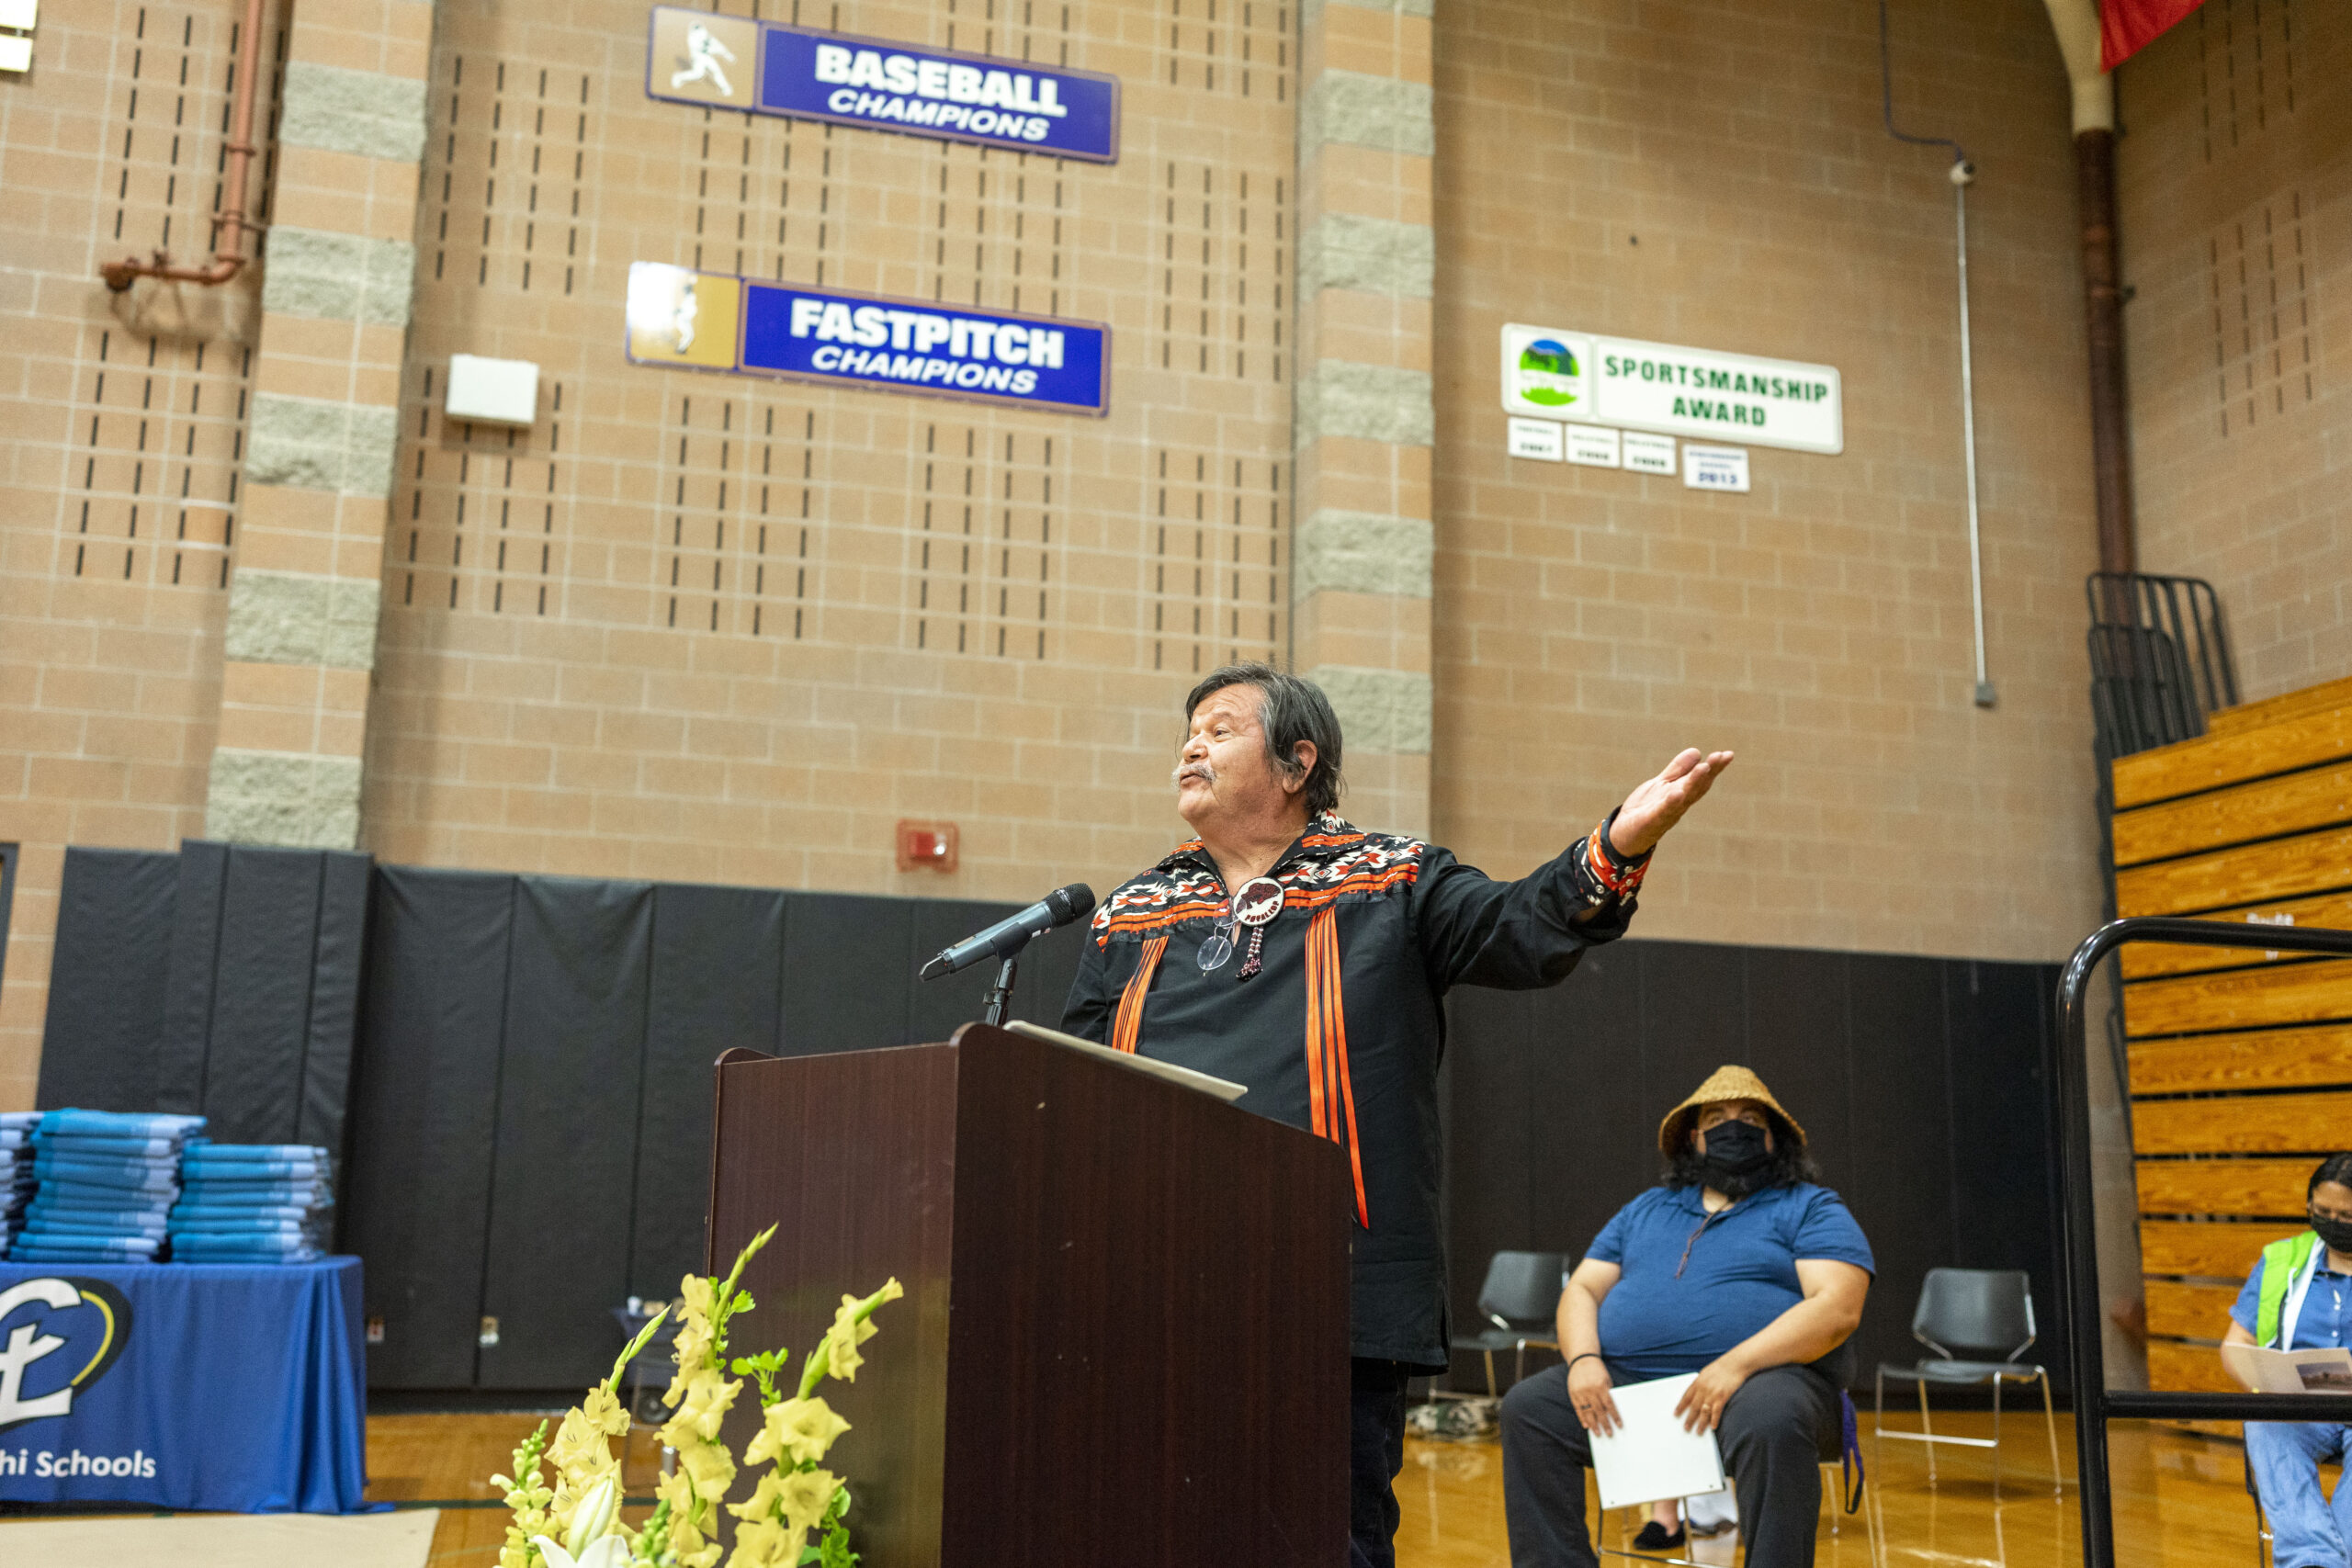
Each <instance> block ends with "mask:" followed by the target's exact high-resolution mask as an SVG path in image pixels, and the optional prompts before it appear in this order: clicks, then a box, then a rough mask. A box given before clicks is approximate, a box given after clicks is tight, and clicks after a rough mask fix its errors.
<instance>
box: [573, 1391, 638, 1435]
mask: <svg viewBox="0 0 2352 1568" xmlns="http://www.w3.org/2000/svg"><path fill="white" fill-rule="evenodd" d="M580 1416H581V1419H582V1421H584V1422H586V1423H587V1424H588V1425H589V1426H590V1427H594V1429H595V1430H597V1431H598V1432H601V1433H603V1434H604V1435H605V1437H608V1438H617V1437H619V1436H620V1435H621V1434H622V1433H623V1432H626V1431H628V1411H627V1410H625V1409H623V1408H622V1407H621V1402H620V1400H619V1398H618V1397H617V1396H616V1395H615V1394H614V1393H613V1391H612V1390H611V1389H609V1388H607V1387H605V1385H604V1384H603V1383H598V1384H597V1385H596V1386H595V1387H594V1388H592V1389H590V1390H589V1391H588V1397H587V1398H585V1399H583V1400H582V1401H581V1402H580Z"/></svg>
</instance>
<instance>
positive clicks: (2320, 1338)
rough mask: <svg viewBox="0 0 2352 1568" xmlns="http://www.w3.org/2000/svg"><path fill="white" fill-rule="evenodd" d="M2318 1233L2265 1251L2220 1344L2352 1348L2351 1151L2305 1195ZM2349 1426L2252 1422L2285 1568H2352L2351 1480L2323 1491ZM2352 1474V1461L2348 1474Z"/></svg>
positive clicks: (2251, 1450)
mask: <svg viewBox="0 0 2352 1568" xmlns="http://www.w3.org/2000/svg"><path fill="white" fill-rule="evenodd" d="M2303 1201H2304V1206H2305V1209H2306V1210H2307V1216H2306V1217H2307V1218H2309V1219H2310V1221H2311V1229H2309V1230H2307V1231H2304V1232H2303V1233H2302V1234H2301V1235H2290V1236H2289V1237H2287V1238H2286V1239H2285V1240H2284V1241H2274V1242H2272V1243H2271V1244H2270V1245H2269V1246H2268V1247H2264V1248H2263V1249H2262V1257H2261V1259H2260V1260H2259V1261H2257V1262H2256V1264H2255V1266H2254V1272H2253V1273H2251V1274H2249V1275H2247V1276H2246V1278H2245V1289H2244V1290H2242V1291H2240V1292H2238V1299H2237V1303H2236V1304H2235V1305H2233V1306H2232V1307H2231V1308H2230V1332H2229V1334H2228V1336H2227V1337H2225V1338H2224V1340H2223V1343H2225V1344H2230V1345H2260V1346H2262V1347H2264V1348H2267V1349H2272V1350H2314V1349H2320V1348H2328V1347H2334V1346H2339V1345H2347V1344H2352V1338H2347V1337H2346V1327H2347V1326H2352V1317H2347V1314H2352V1154H2340V1155H2330V1156H2327V1158H2325V1159H2324V1160H2322V1161H2321V1162H2320V1166H2319V1168H2318V1169H2317V1170H2314V1171H2312V1179H2311V1181H2310V1183H2309V1184H2308V1185H2307V1186H2306V1187H2305V1188H2304V1190H2303ZM2347 1434H2352V1427H2347V1426H2346V1425H2345V1424H2344V1423H2343V1422H2341V1421H2249V1422H2247V1423H2246V1424H2245V1462H2246V1464H2247V1466H2248V1468H2250V1469H2251V1470H2252V1471H2253V1472H2254V1483H2255V1486H2256V1489H2257V1490H2258V1491H2259V1492H2260V1494H2261V1496H2262V1506H2263V1508H2264V1510H2265V1511H2266V1512H2267V1513H2268V1514H2269V1516H2270V1534H2271V1543H2270V1545H2271V1559H2272V1561H2273V1562H2276V1563H2277V1564H2278V1568H2346V1542H2347V1541H2352V1484H2347V1483H2346V1481H2344V1480H2339V1481H2337V1482H2336V1483H2335V1499H2334V1503H2333V1506H2331V1505H2330V1502H2329V1499H2328V1498H2327V1497H2326V1496H2325V1495H2324V1494H2323V1493H2322V1492H2321V1491H2320V1484H2319V1467H2320V1465H2321V1464H2322V1463H2323V1462H2324V1461H2328V1460H2344V1459H2346V1458H2347V1457H2352V1454H2347V1450H2346V1436H2347ZM2345 1475H2346V1477H2352V1465H2347V1466H2346V1470H2345Z"/></svg>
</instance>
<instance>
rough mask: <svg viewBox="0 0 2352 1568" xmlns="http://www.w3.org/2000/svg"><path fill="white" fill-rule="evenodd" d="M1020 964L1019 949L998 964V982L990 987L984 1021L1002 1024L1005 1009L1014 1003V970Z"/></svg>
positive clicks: (994, 1024)
mask: <svg viewBox="0 0 2352 1568" xmlns="http://www.w3.org/2000/svg"><path fill="white" fill-rule="evenodd" d="M1026 945H1027V944H1026V943H1023V946H1026ZM1020 966H1021V955H1020V953H1018V952H1017V951H1016V952H1015V953H1013V955H1012V957H1010V958H1007V959H1006V960H1005V961H1004V962H1003V963H1001V964H998V965H997V967H996V984H995V985H993V986H990V987H989V1004H988V1011H987V1013H986V1014H985V1015H984V1016H983V1017H982V1019H981V1021H982V1022H983V1023H987V1024H989V1025H992V1026H998V1027H1001V1026H1002V1024H1003V1022H1004V1010H1005V1009H1006V1008H1008V1007H1010V1006H1012V972H1013V971H1014V970H1015V969H1018V968H1019V967H1020Z"/></svg>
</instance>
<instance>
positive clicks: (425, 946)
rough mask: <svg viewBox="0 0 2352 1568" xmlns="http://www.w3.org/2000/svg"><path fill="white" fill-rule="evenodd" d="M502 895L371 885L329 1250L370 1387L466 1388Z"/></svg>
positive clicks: (497, 1019) (501, 879)
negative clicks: (339, 1188) (358, 1297)
mask: <svg viewBox="0 0 2352 1568" xmlns="http://www.w3.org/2000/svg"><path fill="white" fill-rule="evenodd" d="M373 904H374V910H373V918H372V919H371V921H370V925H369V934H368V983H367V988H366V991H365V993H364V994H363V997H362V1000H361V1005H360V1040H361V1045H360V1052H359V1058H358V1063H357V1066H356V1071H355V1073H354V1075H353V1082H352V1095H351V1137H350V1159H349V1163H348V1165H347V1166H346V1168H345V1179H344V1225H343V1238H342V1246H343V1249H344V1250H345V1251H347V1252H356V1253H357V1254H358V1255H359V1256H360V1257H361V1258H364V1259H365V1260H366V1264H367V1268H366V1277H365V1289H366V1292H367V1306H366V1310H367V1312H368V1316H369V1317H370V1318H371V1319H375V1320H380V1322H381V1325H382V1328H383V1337H382V1339H381V1341H380V1342H379V1343H375V1344H371V1345H369V1346H368V1382H370V1383H371V1384H372V1385H373V1386H375V1387H378V1388H468V1387H470V1386H472V1384H473V1382H474V1361H475V1355H476V1348H475V1334H476V1328H477V1325H478V1323H479V1319H480V1317H481V1313H482V1312H483V1311H484V1307H483V1304H482V1264H483V1245H484V1241H485V1239H486V1237H487V1236H488V1235H489V1231H490V1195H491V1156H492V1144H493V1139H494V1137H495V1134H496V1132H497V1129H498V1126H499V1120H498V1111H499V1089H500V1072H499V1057H500V1054H501V1050H502V1047H503V1039H504V1035H505V1028H506V992H507V984H506V971H507V947H508V942H509V939H510V935H511V933H512V931H513V927H514V904H515V878H514V877H511V876H501V875H494V874H482V873H477V872H462V871H413V870H405V869H402V868H400V867H394V866H386V867H382V868H380V869H379V871H378V872H377V874H376V879H375V890H374V898H373ZM523 1092H527V1086H525V1089H524V1090H523ZM618 1135H620V1136H621V1137H623V1138H624V1139H625V1138H626V1136H627V1132H626V1128H625V1127H624V1129H623V1131H622V1132H621V1133H620V1134H618ZM560 1178H561V1171H560V1168H559V1169H557V1170H555V1171H551V1172H549V1177H548V1179H549V1180H550V1181H558V1180H560Z"/></svg>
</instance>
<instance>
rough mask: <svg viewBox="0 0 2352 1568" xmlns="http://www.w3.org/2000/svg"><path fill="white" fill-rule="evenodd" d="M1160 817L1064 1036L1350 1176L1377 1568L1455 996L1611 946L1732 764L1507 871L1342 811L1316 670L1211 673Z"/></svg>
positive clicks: (1645, 793)
mask: <svg viewBox="0 0 2352 1568" xmlns="http://www.w3.org/2000/svg"><path fill="white" fill-rule="evenodd" d="M1184 712H1185V719H1186V726H1187V729H1186V735H1185V740H1184V749H1183V751H1182V756H1181V758H1180V760H1179V761H1178V764H1177V767H1176V773H1175V782H1176V808H1177V810H1178V811H1179V812H1180V813H1181V814H1182V816H1183V818H1184V820H1185V821H1186V822H1187V823H1189V824H1191V826H1192V828H1193V831H1194V832H1195V833H1196V834H1198V835H1199V837H1197V838H1195V839H1193V840H1190V841H1188V842H1186V843H1182V844H1180V845H1178V846H1177V848H1176V850H1175V852H1173V853H1171V854H1170V855H1169V857H1168V858H1167V859H1165V860H1163V861H1161V862H1160V863H1159V864H1158V865H1156V866H1154V867H1152V868H1151V869H1150V870H1149V871H1148V872H1145V873H1144V874H1142V875H1140V876H1137V877H1134V878H1132V879H1130V880H1129V881H1127V882H1125V883H1123V884H1121V885H1120V886H1119V887H1118V888H1117V889H1116V890H1115V891H1114V892H1113V893H1112V895H1111V896H1110V897H1108V898H1106V899H1104V900H1103V903H1102V906H1101V907H1100V908H1097V909H1096V910H1095V912H1094V919H1093V929H1092V931H1091V933H1090V935H1091V941H1089V942H1087V943H1086V944H1085V948H1084V953H1083V955H1082V957H1081V958H1080V963H1079V971H1078V979H1077V981H1076V983H1075V984H1074V985H1073V986H1072V987H1071V988H1070V996H1069V1007H1068V1009H1067V1010H1065V1012H1064V1015H1063V1019H1062V1027H1063V1028H1064V1029H1065V1030H1067V1031H1069V1032H1070V1033H1073V1034H1079V1035H1083V1036H1085V1037H1086V1038H1088V1039H1091V1040H1097V1041H1101V1042H1102V1043H1104V1044H1106V1045H1110V1046H1112V1047H1114V1049H1117V1050H1121V1051H1133V1052H1140V1053H1141V1054H1142V1055H1147V1056H1153V1057H1158V1058H1159V1059H1161V1060H1164V1061H1170V1062H1175V1063H1178V1064H1180V1065H1182V1066H1187V1067H1192V1068H1195V1069H1197V1070H1198V1071H1201V1072H1204V1073H1212V1074H1215V1075H1216V1076H1217V1077H1225V1078H1231V1079H1233V1080H1234V1081H1236V1082H1238V1083H1244V1084H1247V1085H1249V1086H1250V1092H1249V1093H1248V1094H1247V1095H1246V1096H1244V1097H1243V1098H1242V1099H1241V1100H1240V1101H1239V1102H1238V1103H1239V1104H1240V1105H1241V1106H1242V1107H1243V1108H1245V1109H1247V1110H1250V1111H1257V1112H1259V1113H1260V1114H1261V1115H1264V1116H1271V1117H1273V1118H1274V1119H1276V1120H1277V1121H1282V1122H1289V1123H1291V1124H1292V1125H1293V1126H1297V1127H1304V1128H1306V1129H1307V1130H1309V1131H1311V1132H1313V1133H1314V1134H1317V1136H1319V1137H1326V1138H1329V1139H1330V1140H1331V1141H1332V1142H1334V1143H1336V1144H1338V1145H1340V1146H1341V1147H1343V1148H1344V1149H1346V1150H1347V1155H1348V1163H1349V1168H1350V1170H1351V1177H1352V1181H1353V1206H1354V1209H1355V1215H1354V1219H1355V1228H1354V1231H1353V1235H1352V1246H1351V1272H1352V1285H1351V1297H1352V1302H1351V1323H1350V1334H1349V1351H1350V1354H1351V1356H1352V1357H1353V1365H1352V1369H1351V1371H1352V1378H1351V1384H1352V1399H1351V1404H1352V1407H1353V1415H1352V1419H1351V1427H1352V1435H1351V1495H1350V1500H1349V1532H1350V1535H1351V1540H1352V1541H1353V1552H1352V1554H1351V1563H1353V1564H1369V1565H1371V1568H1390V1565H1391V1564H1393V1563H1394V1562H1395V1561H1396V1551H1395V1546H1394V1537H1395V1535H1396V1532H1397V1499H1396V1494H1395V1492H1394V1490H1393V1489H1392V1483H1393V1482H1394V1480H1395V1479H1396V1475H1397V1471H1398V1470H1399V1469H1400V1468H1402V1466H1403V1464H1404V1431H1405V1384H1406V1382H1407V1380H1408V1378H1410V1377H1412V1376H1414V1375H1415V1374H1417V1373H1423V1372H1435V1371H1442V1370H1443V1368H1444V1367H1445V1364H1446V1339H1447V1334H1446V1312H1445V1259H1444V1255H1443V1251H1442V1247H1441V1242H1440V1222H1439V1214H1438V1175H1439V1169H1440V1166H1441V1163H1442V1150H1441V1149H1440V1147H1439V1141H1438V1124H1437V1068H1438V1058H1439V1056H1440V1055H1441V1054H1442V1051H1443V1049H1444V1043H1445V1015H1444V1012H1443V1010H1442V998H1443V997H1444V995H1445V993H1446V991H1447V990H1448V989H1450V988H1451V987H1454V986H1457V985H1469V986H1494V987H1502V988H1505V989H1514V990H1523V989H1529V988H1532V987H1537V986H1549V985H1554V984H1556V983H1557V982H1558V981H1560V980H1562V979H1564V978H1566V976H1567V973H1568V971H1569V970H1571V969H1573V968H1575V967H1576V964H1577V958H1578V957H1580V956H1581V955H1582V954H1583V953H1584V950H1585V949H1586V948H1587V947H1589V946H1590V945H1592V944H1593V943H1595V942H1609V941H1611V940H1613V939H1615V938H1616V937H1619V936H1621V935H1623V933H1624V931H1625V927H1626V923H1627V922H1628V921H1629V920H1630V919H1632V918H1633V914H1634V893H1635V891H1636V890H1637V889H1638V888H1639V887H1640V886H1641V883H1642V877H1643V875H1644V874H1645V872H1646V871H1647V870H1648V866H1649V856H1650V852H1651V851H1652V850H1653V849H1655V848H1656V847H1657V841H1658V840H1660V839H1661V838H1663V837H1664V836H1665V835H1666V831H1667V829H1669V828H1671V827H1672V826H1673V825H1674V824H1675V822H1676V821H1677V820H1678V819H1679V818H1680V817H1681V816H1682V814H1683V813H1684V812H1685V811H1688V810H1689V809H1690V808H1691V806H1693V805H1694V804H1696V803H1697V801H1698V799H1699V797H1700V796H1701V795H1704V794H1706V793H1707V790H1708V788H1709V787H1710V786H1711V785H1712V784H1713V783H1714V781H1715V779H1716V778H1717V777H1718V776H1719V775H1720V774H1721V773H1723V771H1724V769H1725V768H1726V767H1729V766H1730V765H1731V760H1732V754H1731V753H1730V752H1728V751H1716V752H1712V753H1701V752H1699V751H1695V750H1691V751H1685V752H1683V753H1682V754H1681V755H1680V756H1678V757H1676V758H1675V759H1674V761H1671V762H1669V763H1668V764H1667V767H1666V771H1665V772H1663V773H1659V774H1658V775H1657V777H1656V778H1654V779H1651V780H1649V781H1647V782H1646V783H1645V784H1641V785H1640V786H1638V787H1637V788H1636V789H1635V790H1634V793H1633V794H1632V795H1628V796H1626V798H1625V802H1624V804H1623V805H1622V806H1620V807H1617V809H1616V810H1614V811H1612V812H1611V813H1610V814H1609V816H1608V818H1606V819H1605V820H1604V821H1602V822H1601V823H1600V826H1598V827H1596V828H1594V829H1593V830H1592V831H1591V832H1590V833H1589V834H1587V835H1586V836H1585V837H1583V838H1581V839H1578V840H1577V841H1576V842H1575V843H1573V844H1571V845H1570V846H1569V847H1568V849H1567V851H1566V852H1565V853H1564V854H1562V855H1561V856H1560V857H1559V858H1558V859H1556V860H1555V861H1553V862H1552V863H1550V864H1548V865H1544V866H1542V867H1540V868H1538V869H1537V870H1536V872H1535V873H1534V874H1532V875H1531V876H1528V877H1526V878H1524V879H1523V880H1521V881H1518V882H1495V881H1491V880H1489V879H1488V878H1487V876H1486V875H1485V874H1483V873H1481V872H1478V871H1476V870H1474V869H1472V868H1471V867H1469V866H1466V865H1464V864H1462V863H1460V862H1458V861H1456V860H1455V859H1454V858H1453V855H1451V854H1449V853H1448V852H1445V851H1444V850H1442V849H1438V848H1435V847H1433V846H1431V845H1429V844H1424V843H1421V842H1419V840H1413V839H1406V838H1399V837H1397V836H1395V835H1392V834H1385V833H1367V832H1364V831H1363V830H1361V829H1357V828H1354V827H1352V826H1351V825H1350V824H1348V823H1347V822H1345V821H1343V820H1341V818H1340V815H1339V811H1338V807H1339V801H1340V721H1339V719H1338V717H1337V716H1334V715H1333V713H1332V711H1331V705H1330V702H1329V699H1327V698H1326V697H1325V696H1324V694H1323V693H1322V691H1321V689H1320V688H1318V687H1317V686H1316V685H1315V684H1314V683H1313V682H1309V681H1305V680H1301V679H1300V678H1298V677H1297V676H1295V675H1286V674H1284V673H1283V672H1282V671H1278V670H1275V669H1273V668H1272V666H1270V665H1264V664H1236V665H1229V666H1227V668H1225V669H1222V670H1219V671H1216V673H1214V674H1212V675H1210V676H1209V677H1208V678H1207V679H1206V680H1204V681H1203V682H1201V683H1200V684H1199V685H1198V686H1196V687H1194V688H1193V693H1192V695H1191V696H1189V697H1188V698H1186V699H1185V703H1184Z"/></svg>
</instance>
